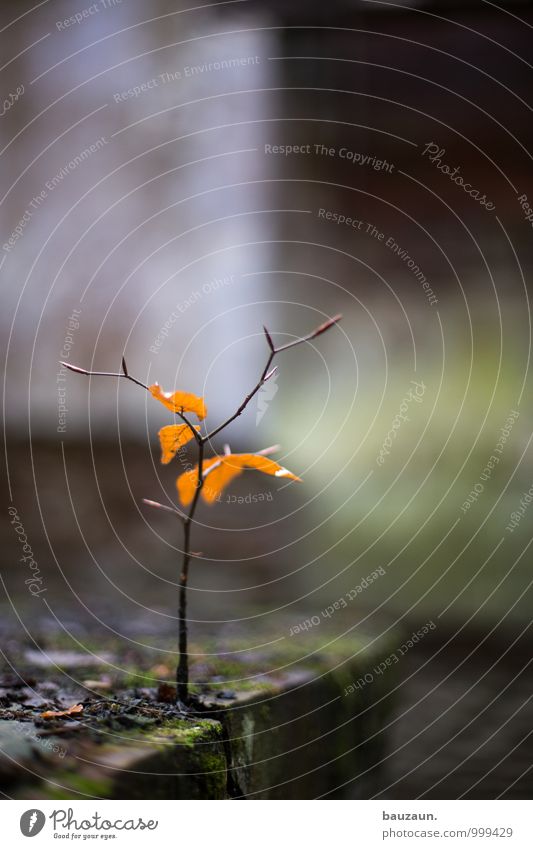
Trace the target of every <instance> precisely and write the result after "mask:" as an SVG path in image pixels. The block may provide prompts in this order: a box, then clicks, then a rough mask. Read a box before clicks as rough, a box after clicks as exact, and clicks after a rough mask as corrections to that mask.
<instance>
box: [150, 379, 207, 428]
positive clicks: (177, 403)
mask: <svg viewBox="0 0 533 849" xmlns="http://www.w3.org/2000/svg"><path fill="white" fill-rule="evenodd" d="M148 389H149V390H150V392H151V393H152V395H153V396H154V398H157V400H158V401H161V403H162V404H164V406H165V407H166V408H167V410H171V411H172V412H173V413H195V414H196V415H197V416H198V418H199V419H200V421H201V420H202V419H205V417H206V415H207V407H206V406H205V403H204V399H203V398H199V397H198V395H193V394H192V392H163V390H162V389H161V387H160V385H159V383H153V384H152V385H151V386H149V387H148Z"/></svg>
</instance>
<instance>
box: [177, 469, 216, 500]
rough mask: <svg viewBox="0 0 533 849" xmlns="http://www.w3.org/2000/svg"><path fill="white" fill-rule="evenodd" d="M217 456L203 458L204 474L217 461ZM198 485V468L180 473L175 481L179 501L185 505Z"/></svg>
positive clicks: (192, 496)
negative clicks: (207, 458)
mask: <svg viewBox="0 0 533 849" xmlns="http://www.w3.org/2000/svg"><path fill="white" fill-rule="evenodd" d="M219 459H220V458H219V457H211V458H210V459H209V460H204V462H203V466H202V469H203V471H204V474H205V473H206V472H207V471H208V470H209V469H210V468H211V466H213V465H214V464H215V463H218V461H219ZM197 486H198V468H197V467H196V468H194V469H189V470H188V471H187V472H183V474H182V475H180V476H179V478H178V479H177V481H176V487H177V489H178V495H179V498H180V501H181V503H182V504H183V505H184V506H185V507H186V506H187V505H188V504H190V503H191V501H192V500H193V498H194V493H195V490H196V487H197Z"/></svg>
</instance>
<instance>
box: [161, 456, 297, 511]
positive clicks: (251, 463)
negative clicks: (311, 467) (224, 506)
mask: <svg viewBox="0 0 533 849" xmlns="http://www.w3.org/2000/svg"><path fill="white" fill-rule="evenodd" d="M202 469H203V473H204V476H205V481H204V485H203V487H202V492H201V495H202V498H203V500H204V501H205V502H206V503H207V504H212V503H213V502H214V501H216V500H217V498H219V496H220V495H221V493H222V492H223V490H224V489H225V487H227V486H228V485H229V484H230V483H231V481H232V480H233V479H234V478H236V477H237V476H238V475H240V474H241V473H242V472H243V471H244V469H256V470H257V471H259V472H264V474H266V475H273V476H274V477H277V478H289V479H290V480H293V481H299V480H301V478H299V477H297V476H296V475H293V474H292V472H289V471H288V469H286V468H285V467H284V466H280V464H279V463H276V461H275V460H271V459H270V458H269V457H265V456H264V455H262V454H224V455H223V456H220V457H210V458H209V459H208V460H204V463H203V466H202ZM197 486H198V468H195V469H189V471H187V472H184V473H183V474H182V475H180V476H179V478H178V479H177V481H176V487H177V490H178V495H179V497H180V500H181V502H182V504H183V505H184V506H187V505H188V504H190V503H191V501H192V499H193V498H194V493H195V490H196V488H197Z"/></svg>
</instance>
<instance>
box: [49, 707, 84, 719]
mask: <svg viewBox="0 0 533 849" xmlns="http://www.w3.org/2000/svg"><path fill="white" fill-rule="evenodd" d="M82 712H83V705H71V707H69V708H67V709H66V710H45V712H44V713H42V714H41V716H42V718H43V719H56V718H58V717H61V716H77V715H78V714H79V713H82Z"/></svg>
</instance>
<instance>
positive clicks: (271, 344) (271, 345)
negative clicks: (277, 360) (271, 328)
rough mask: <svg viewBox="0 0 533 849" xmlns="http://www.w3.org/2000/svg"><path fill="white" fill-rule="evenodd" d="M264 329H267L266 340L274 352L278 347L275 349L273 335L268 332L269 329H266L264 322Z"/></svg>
mask: <svg viewBox="0 0 533 849" xmlns="http://www.w3.org/2000/svg"><path fill="white" fill-rule="evenodd" d="M263 330H264V331H265V336H266V340H267V342H268V347H269V348H270V350H271V351H272V353H274V352H275V350H276V349H275V347H274V343H273V341H272V336H271V335H270V333H269V332H268V330H267V329H266V327H265V325H264V324H263Z"/></svg>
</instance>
